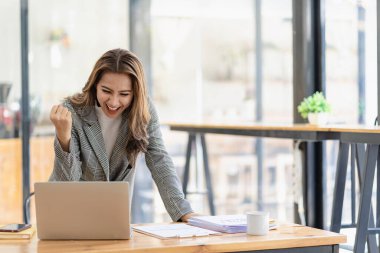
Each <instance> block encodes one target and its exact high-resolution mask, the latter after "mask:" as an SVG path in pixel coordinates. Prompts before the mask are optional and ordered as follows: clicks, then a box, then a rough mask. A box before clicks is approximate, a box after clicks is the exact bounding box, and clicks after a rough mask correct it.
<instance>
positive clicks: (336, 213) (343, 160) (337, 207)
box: [330, 142, 349, 233]
mask: <svg viewBox="0 0 380 253" xmlns="http://www.w3.org/2000/svg"><path fill="white" fill-rule="evenodd" d="M348 149H349V144H347V143H342V142H339V152H338V161H337V168H336V172H335V185H334V196H333V204H332V215H331V226H330V230H331V231H333V232H337V233H339V231H340V228H341V225H342V211H343V198H344V188H345V186H346V175H347V164H348Z"/></svg>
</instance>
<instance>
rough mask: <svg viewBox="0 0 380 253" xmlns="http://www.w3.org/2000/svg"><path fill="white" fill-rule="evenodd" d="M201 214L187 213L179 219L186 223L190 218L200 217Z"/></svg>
mask: <svg viewBox="0 0 380 253" xmlns="http://www.w3.org/2000/svg"><path fill="white" fill-rule="evenodd" d="M201 215H202V214H199V213H187V214H185V215H184V216H182V217H181V221H183V222H187V221H188V220H189V219H190V218H191V217H193V216H201Z"/></svg>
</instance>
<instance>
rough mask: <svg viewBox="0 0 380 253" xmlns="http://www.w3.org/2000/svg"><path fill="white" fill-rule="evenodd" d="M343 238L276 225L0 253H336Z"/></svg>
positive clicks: (19, 247)
mask: <svg viewBox="0 0 380 253" xmlns="http://www.w3.org/2000/svg"><path fill="white" fill-rule="evenodd" d="M345 242H346V236H345V235H341V234H336V233H333V232H329V231H323V230H319V229H315V228H310V227H304V226H301V225H294V224H290V225H280V226H279V228H278V229H276V230H272V231H270V232H269V234H268V235H266V236H250V235H247V234H245V233H239V234H223V235H221V236H206V237H197V238H182V239H170V240H160V239H157V238H154V237H151V236H147V235H144V234H140V233H136V232H134V234H133V238H132V239H131V240H94V241H89V240H80V241H79V240H78V241H65V240H61V241H42V240H38V239H37V237H36V235H35V236H34V237H33V239H31V240H30V241H20V240H18V241H16V240H15V241H1V240H0V252H7V253H37V252H38V253H45V252H49V253H55V252H57V253H58V252H65V253H73V252H88V253H100V252H108V253H110V252H136V253H138V252H146V253H158V252H165V253H178V252H180V253H190V252H191V253H195V252H256V253H264V252H265V253H275V252H276V253H280V252H286V253H290V252H294V253H301V252H302V253H337V252H339V247H338V246H339V245H338V244H340V243H345Z"/></svg>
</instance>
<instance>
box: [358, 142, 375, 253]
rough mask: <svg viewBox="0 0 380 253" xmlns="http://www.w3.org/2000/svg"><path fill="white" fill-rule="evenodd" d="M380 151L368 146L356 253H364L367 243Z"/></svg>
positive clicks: (370, 145)
mask: <svg viewBox="0 0 380 253" xmlns="http://www.w3.org/2000/svg"><path fill="white" fill-rule="evenodd" d="M378 151H379V146H378V145H372V144H368V145H367V151H366V157H365V161H364V170H365V171H364V178H363V181H362V187H361V194H360V206H359V217H358V223H357V229H356V235H355V245H354V252H355V253H364V248H365V242H366V238H367V234H368V221H369V214H370V209H371V196H372V188H373V180H374V174H375V165H376V160H377V156H378Z"/></svg>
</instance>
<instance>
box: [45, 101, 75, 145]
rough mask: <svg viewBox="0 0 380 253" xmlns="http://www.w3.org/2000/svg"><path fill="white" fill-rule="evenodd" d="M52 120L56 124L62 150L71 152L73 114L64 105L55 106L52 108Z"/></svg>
mask: <svg viewBox="0 0 380 253" xmlns="http://www.w3.org/2000/svg"><path fill="white" fill-rule="evenodd" d="M50 120H51V122H53V124H54V127H55V132H56V134H57V138H58V141H59V143H60V144H61V147H62V149H63V150H64V151H66V152H69V147H70V139H71V127H72V124H73V120H72V118H71V112H70V111H69V110H68V109H67V108H66V107H64V106H63V105H54V106H53V107H52V108H51V112H50Z"/></svg>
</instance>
